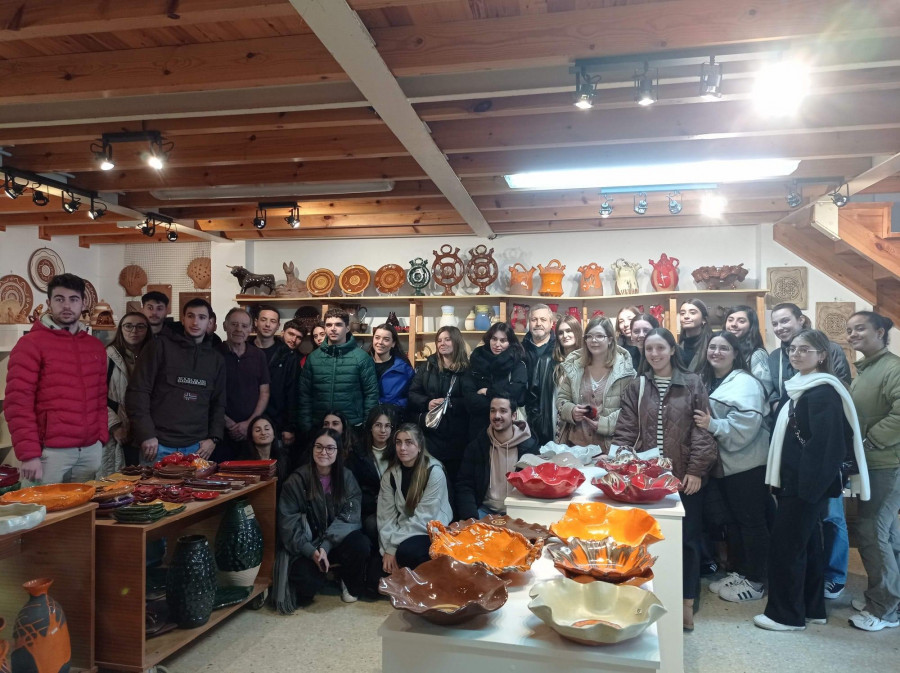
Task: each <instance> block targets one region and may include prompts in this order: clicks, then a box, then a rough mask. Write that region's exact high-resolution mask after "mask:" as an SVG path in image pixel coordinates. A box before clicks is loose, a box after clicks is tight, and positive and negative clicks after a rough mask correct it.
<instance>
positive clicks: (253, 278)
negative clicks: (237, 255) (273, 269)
mask: <svg viewBox="0 0 900 673" xmlns="http://www.w3.org/2000/svg"><path fill="white" fill-rule="evenodd" d="M225 266H227V267H228V268H229V269H231V275H232V276H234V277H235V278H237V281H238V283H240V285H241V294H247V290H249V289H251V288H259V289H260V291H261V290H262V289H263V288H264V287H265V288H267V289H268V292H267V293H266V294H272V293H273V292H274V291H275V276H274V275H273V274H271V273H250V272H249V271H247V269H245V268H244V267H242V266H229V265H228V264H226V265H225Z"/></svg>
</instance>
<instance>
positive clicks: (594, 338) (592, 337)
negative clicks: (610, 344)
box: [584, 334, 609, 341]
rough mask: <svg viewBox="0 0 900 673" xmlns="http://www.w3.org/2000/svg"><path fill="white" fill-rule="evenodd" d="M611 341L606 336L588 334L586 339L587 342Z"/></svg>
mask: <svg viewBox="0 0 900 673" xmlns="http://www.w3.org/2000/svg"><path fill="white" fill-rule="evenodd" d="M607 339H609V337H608V336H606V335H605V334H588V335H586V336H585V337H584V340H585V341H606V340H607Z"/></svg>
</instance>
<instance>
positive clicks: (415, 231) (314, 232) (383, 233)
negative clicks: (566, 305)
mask: <svg viewBox="0 0 900 673" xmlns="http://www.w3.org/2000/svg"><path fill="white" fill-rule="evenodd" d="M267 232H269V233H267ZM471 235H472V229H471V228H470V227H469V225H467V224H448V225H431V226H428V225H417V226H408V225H407V226H398V227H353V228H347V229H334V228H331V227H319V228H309V229H306V228H303V227H301V228H300V229H282V230H273V231H271V232H270V231H269V228H268V227H266V228H265V229H263V230H262V231H258V230H254V231H246V230H243V231H229V232H228V233H227V236H228V238H230V239H232V240H236V241H238V240H249V241H257V240H259V241H261V240H269V239H279V240H291V239H297V238H315V239H323V238H325V239H327V238H338V239H341V238H343V239H359V238H408V237H411V236H471Z"/></svg>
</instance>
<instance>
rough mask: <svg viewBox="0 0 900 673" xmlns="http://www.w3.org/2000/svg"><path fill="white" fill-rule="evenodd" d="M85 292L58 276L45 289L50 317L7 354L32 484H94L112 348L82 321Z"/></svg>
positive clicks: (14, 431) (67, 276)
mask: <svg viewBox="0 0 900 673" xmlns="http://www.w3.org/2000/svg"><path fill="white" fill-rule="evenodd" d="M84 291H85V286H84V281H83V280H82V279H81V278H79V277H78V276H76V275H74V274H71V273H64V274H61V275H58V276H54V277H53V278H52V279H51V280H50V284H49V286H48V287H47V297H48V301H49V306H50V312H49V313H47V314H45V315H44V316H43V317H42V318H41V319H40V321H37V322H35V323H34V325H33V327H32V329H31V331H30V332H28V333H27V334H25V335H24V336H23V337H22V338H21V339H19V341H18V343H16V345H15V347H14V348H13V350H12V353H10V356H9V371H8V373H7V378H6V399H5V400H4V409H3V410H4V412H5V415H6V419H7V422H8V423H9V431H10V434H11V435H12V444H13V448H14V450H15V452H16V457H17V458H18V459H19V460H20V461H21V463H22V466H21V468H20V470H21V474H22V477H23V478H25V479H27V480H29V481H35V482H37V481H39V482H42V483H45V484H54V483H60V482H71V481H87V480H89V479H93V478H94V477H95V476H96V475H97V470H99V468H100V456H101V450H102V446H103V444H105V443H106V442H107V440H108V439H109V429H108V427H107V413H106V350H105V349H104V347H103V344H102V343H100V340H99V339H97V338H96V337H93V336H91V335H90V334H88V332H87V331H86V330H85V329H84V327H83V326H82V325H81V323H80V322H78V319H79V318H80V317H81V311H82V308H83V307H84Z"/></svg>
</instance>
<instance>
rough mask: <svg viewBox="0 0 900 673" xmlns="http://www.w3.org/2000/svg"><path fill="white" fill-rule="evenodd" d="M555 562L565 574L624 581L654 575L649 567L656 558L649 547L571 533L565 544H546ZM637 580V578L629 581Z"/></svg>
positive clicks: (645, 578)
mask: <svg viewBox="0 0 900 673" xmlns="http://www.w3.org/2000/svg"><path fill="white" fill-rule="evenodd" d="M547 551H548V552H550V557H551V558H552V559H553V565H555V566H556V567H557V569H559V570H560V571H561V572H562V573H563V574H564V575H566V576H571V575H587V576H590V577H595V578H597V579H598V580H602V581H604V582H611V583H613V584H624V583H626V582H628V581H629V580H632V579H635V578H637V579H639V580H640V581H639V582H638V584H643V583H644V582H647V581H649V580H650V579H651V577H652V571H650V568H651V567H652V566H653V564H654V563H655V562H656V557H655V556H651V555H650V552H648V551H647V547H646V546H644V545H640V546H637V547H632V546H629V545H620V544H618V543H616V541H615V540H612V539H610V538H607V539H605V540H581V539H579V538H577V537H570V538H569V539H568V540H566V542H565V543H564V544H561V545H553V546H550V547H547ZM628 583H631V584H634V582H628Z"/></svg>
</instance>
